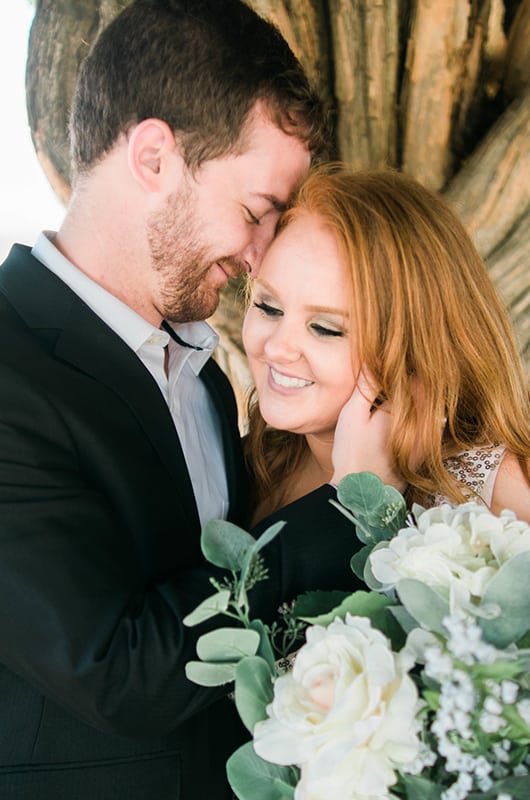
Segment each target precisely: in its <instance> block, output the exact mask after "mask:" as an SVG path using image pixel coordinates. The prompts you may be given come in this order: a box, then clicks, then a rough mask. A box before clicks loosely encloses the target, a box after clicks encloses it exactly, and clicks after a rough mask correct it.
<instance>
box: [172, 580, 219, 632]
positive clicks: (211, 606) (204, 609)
mask: <svg viewBox="0 0 530 800" xmlns="http://www.w3.org/2000/svg"><path fill="white" fill-rule="evenodd" d="M229 601H230V590H229V589H223V590H222V591H221V592H216V594H212V595H211V596H210V597H207V598H206V599H205V600H203V601H202V603H200V604H199V605H198V606H197V608H195V609H194V610H193V611H191V612H190V613H189V614H188V615H187V616H186V617H184V619H183V620H182V622H183V623H184V625H187V627H188V628H192V627H193V626H194V625H199V624H200V623H201V622H204V621H205V620H207V619H211V617H215V616H216V615H217V614H221V613H222V612H223V611H226V609H227V608H228V603H229Z"/></svg>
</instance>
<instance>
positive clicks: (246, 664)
mask: <svg viewBox="0 0 530 800" xmlns="http://www.w3.org/2000/svg"><path fill="white" fill-rule="evenodd" d="M274 673H275V670H273V671H271V668H270V666H269V664H268V663H267V662H266V661H265V660H264V659H263V658H260V657H259V656H251V657H249V658H244V659H243V660H242V661H240V662H239V664H238V665H237V668H236V674H235V679H236V686H235V701H236V707H237V710H238V712H239V716H240V717H241V720H242V722H243V724H244V725H245V727H246V728H247V730H249V731H250V733H252V731H253V730H254V725H255V724H256V722H259V721H260V720H262V719H265V717H266V716H267V714H266V711H265V709H266V708H267V706H268V704H269V703H270V702H271V700H272V679H273V675H274Z"/></svg>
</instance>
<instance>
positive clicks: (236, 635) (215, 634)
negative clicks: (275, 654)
mask: <svg viewBox="0 0 530 800" xmlns="http://www.w3.org/2000/svg"><path fill="white" fill-rule="evenodd" d="M259 641H260V636H259V633H257V632H256V631H251V630H249V629H248V628H217V629H216V630H214V631H209V633H205V634H204V636H201V637H200V639H199V640H198V642H197V655H198V656H199V658H200V659H201V661H213V662H220V663H222V662H232V661H238V660H240V659H242V658H245V657H246V656H253V655H254V654H255V653H256V651H257V649H258V647H259Z"/></svg>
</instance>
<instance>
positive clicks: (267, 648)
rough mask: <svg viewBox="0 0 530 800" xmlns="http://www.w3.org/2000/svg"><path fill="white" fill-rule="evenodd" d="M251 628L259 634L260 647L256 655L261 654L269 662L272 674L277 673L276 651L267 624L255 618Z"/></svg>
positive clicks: (250, 625)
mask: <svg viewBox="0 0 530 800" xmlns="http://www.w3.org/2000/svg"><path fill="white" fill-rule="evenodd" d="M249 628H250V629H251V630H253V631H256V632H257V633H258V634H259V647H258V649H257V652H256V655H257V656H261V658H263V659H264V660H265V661H266V662H267V664H268V665H269V669H270V671H271V675H275V674H276V659H275V658H274V651H273V649H272V645H271V640H270V637H269V633H268V631H267V628H266V626H265V625H264V623H263V622H262V621H261V620H260V619H253V620H252V621H251V622H250V624H249Z"/></svg>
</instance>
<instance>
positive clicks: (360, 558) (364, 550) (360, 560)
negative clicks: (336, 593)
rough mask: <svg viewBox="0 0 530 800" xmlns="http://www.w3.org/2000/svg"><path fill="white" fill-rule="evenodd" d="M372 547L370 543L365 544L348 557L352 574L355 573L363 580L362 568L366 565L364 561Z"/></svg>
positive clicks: (366, 559)
mask: <svg viewBox="0 0 530 800" xmlns="http://www.w3.org/2000/svg"><path fill="white" fill-rule="evenodd" d="M372 550H373V548H372V546H371V545H369V544H367V545H365V546H364V547H361V549H360V550H358V551H357V552H356V553H354V554H353V555H352V557H351V559H350V569H351V571H352V572H353V574H354V575H357V577H358V578H360V579H361V580H364V570H365V567H366V563H367V561H368V556H369V555H370V553H371V552H372Z"/></svg>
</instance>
